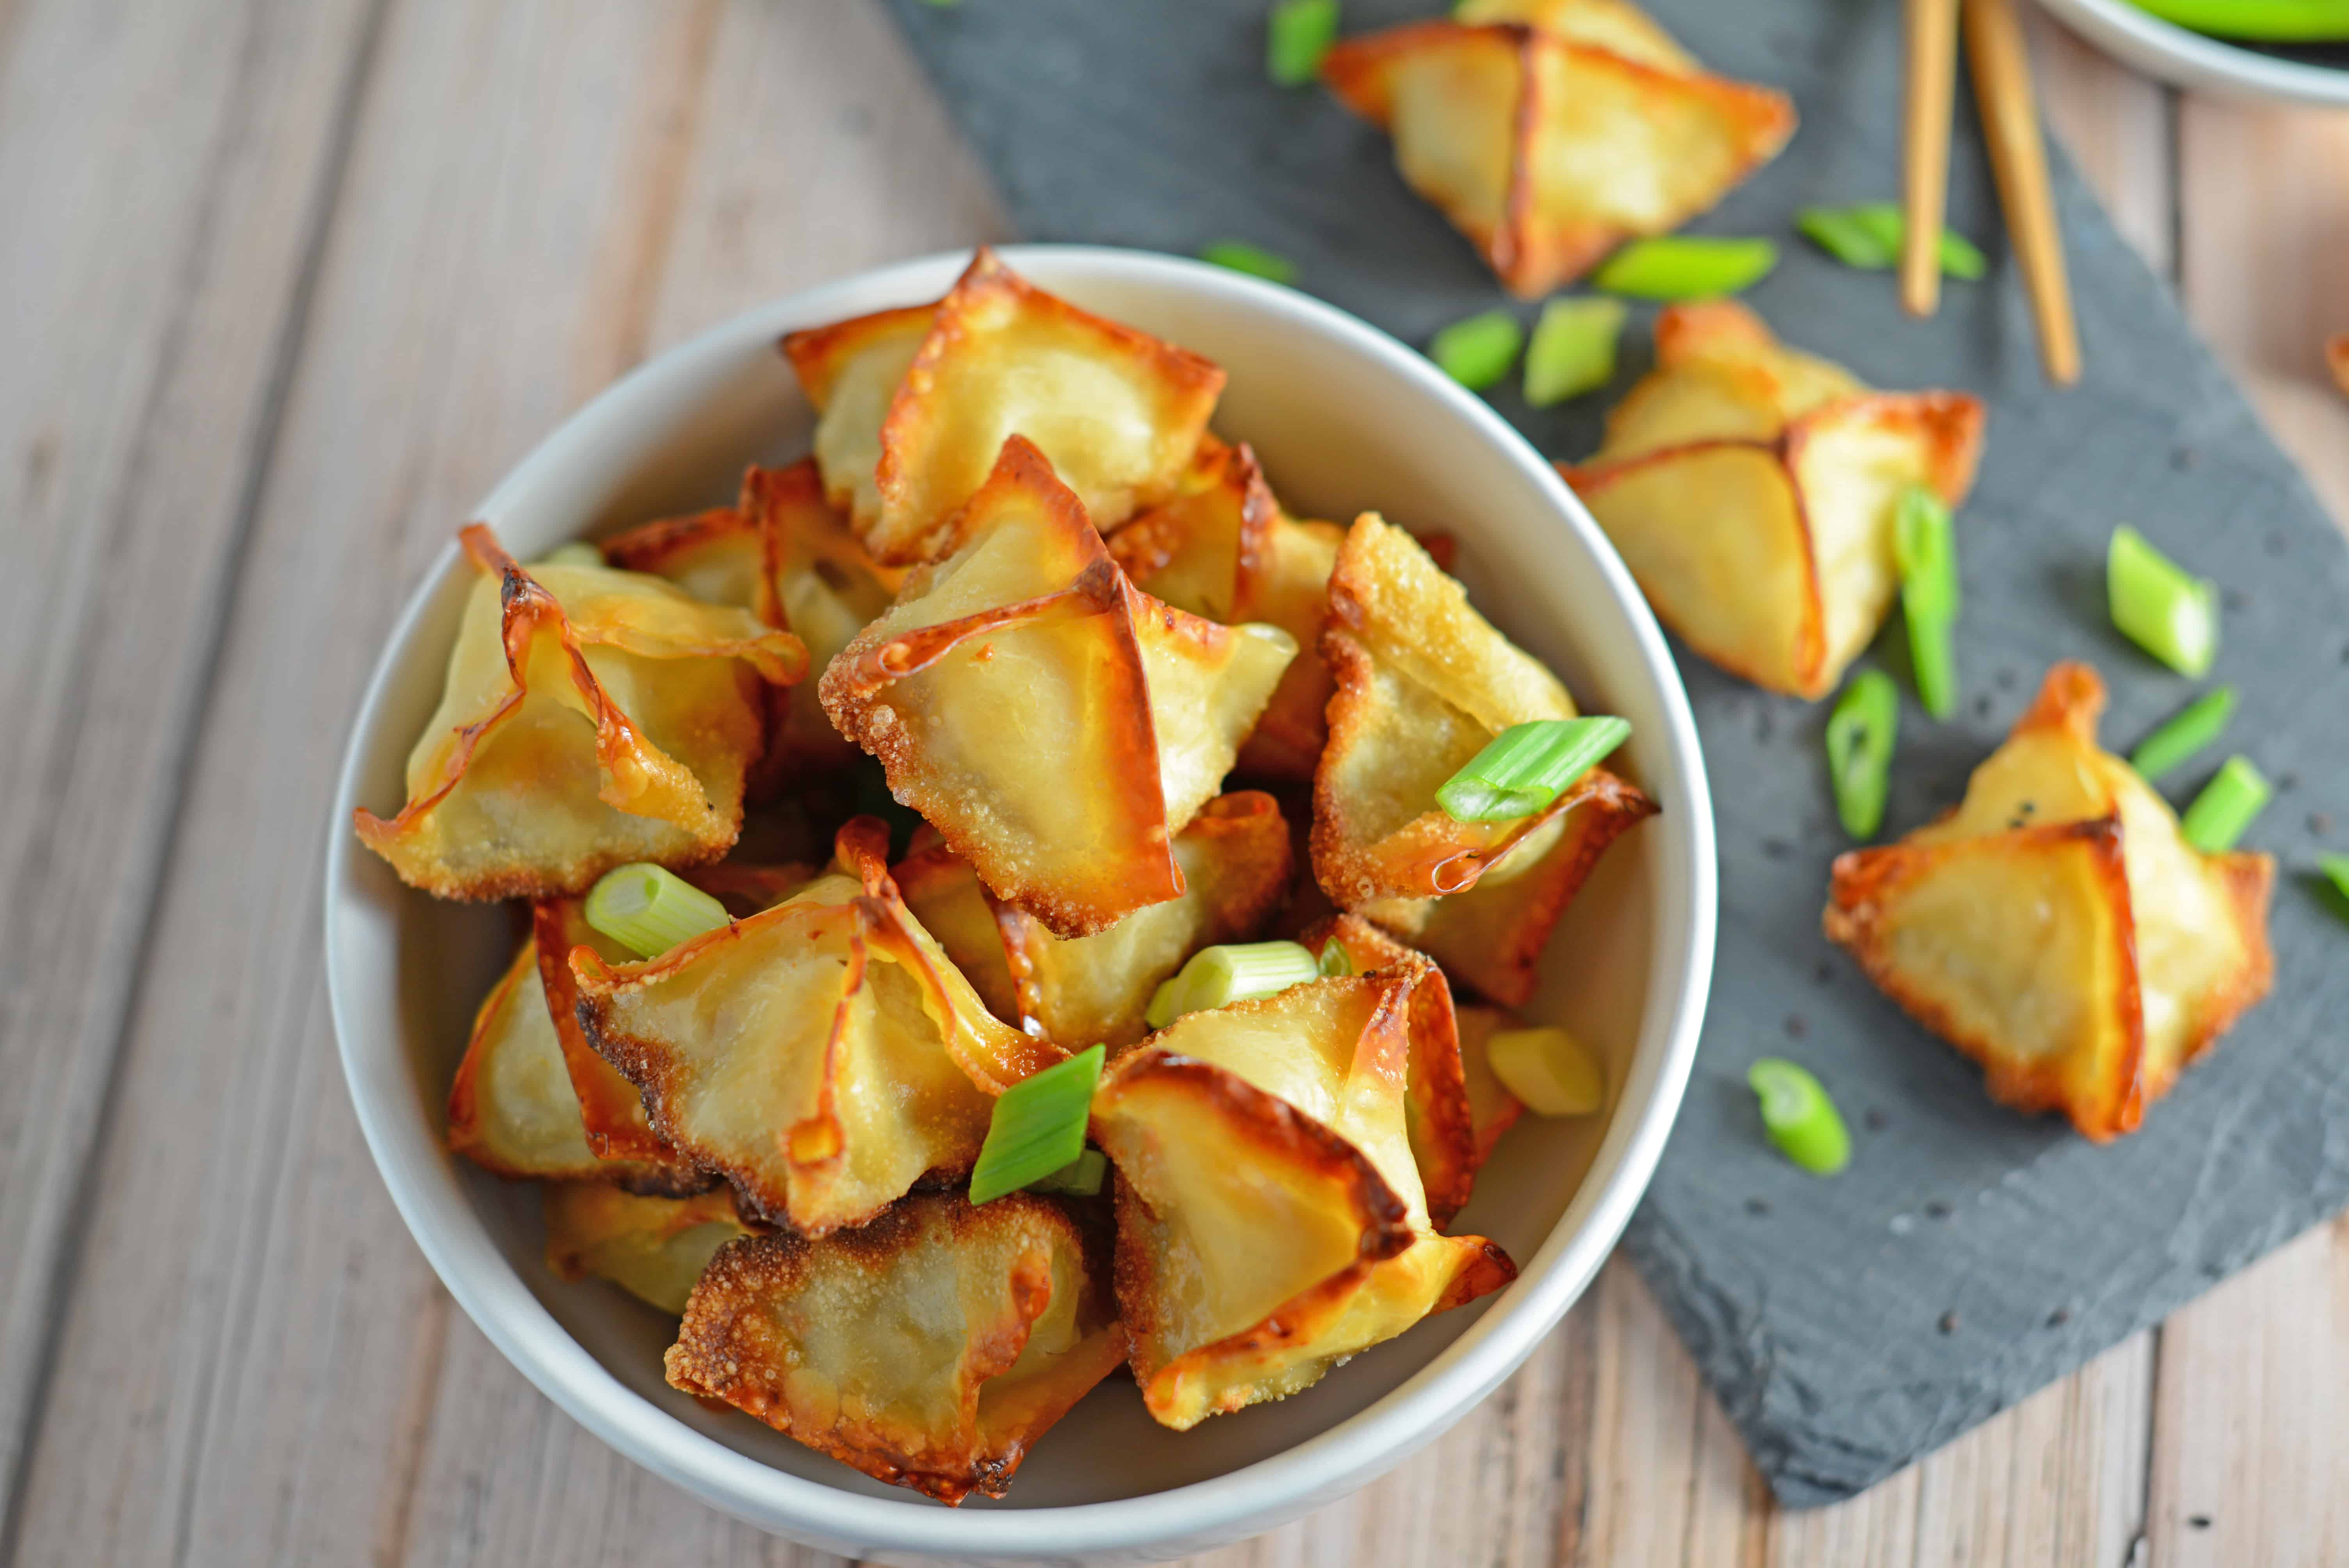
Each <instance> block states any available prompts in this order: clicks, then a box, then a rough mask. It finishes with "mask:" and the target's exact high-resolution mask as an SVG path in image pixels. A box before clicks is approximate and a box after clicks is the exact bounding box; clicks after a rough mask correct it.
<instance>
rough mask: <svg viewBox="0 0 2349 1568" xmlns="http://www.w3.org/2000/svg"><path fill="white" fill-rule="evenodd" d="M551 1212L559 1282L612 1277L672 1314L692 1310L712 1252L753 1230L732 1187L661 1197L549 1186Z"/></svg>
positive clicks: (550, 1241)
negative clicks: (736, 1205) (740, 1211)
mask: <svg viewBox="0 0 2349 1568" xmlns="http://www.w3.org/2000/svg"><path fill="white" fill-rule="evenodd" d="M544 1209H545V1214H546V1266H547V1267H548V1269H550V1270H552V1271H553V1272H554V1276H555V1277H556V1278H557V1279H566V1280H580V1279H585V1278H587V1277H589V1276H590V1275H593V1276H595V1278H597V1279H607V1280H610V1281H611V1282H612V1283H613V1284H616V1285H618V1286H619V1287H620V1288H621V1289H622V1290H625V1291H626V1292H627V1293H628V1294H629V1295H633V1296H635V1297H636V1298H637V1299H638V1300H640V1301H647V1302H650V1303H651V1304H652V1305H655V1306H657V1307H658V1308H660V1309H661V1310H662V1311H663V1312H666V1313H668V1314H670V1315H678V1314H681V1313H683V1312H684V1311H685V1302H686V1298H687V1297H688V1296H689V1295H692V1294H693V1285H694V1282H695V1281H696V1280H698V1279H699V1278H700V1277H701V1271H702V1270H703V1269H705V1268H707V1267H708V1266H709V1259H710V1255H711V1254H712V1253H716V1252H717V1251H718V1249H719V1248H720V1247H722V1246H724V1245H725V1244H726V1243H729V1242H730V1241H734V1240H735V1239H737V1238H738V1237H741V1236H747V1235H749V1234H750V1227H749V1226H748V1225H745V1224H744V1223H743V1222H742V1221H741V1218H740V1215H738V1214H737V1213H735V1212H734V1192H733V1189H731V1188H730V1187H725V1186H719V1187H715V1188H712V1189H711V1190H710V1191H707V1192H700V1193H697V1194H695V1195H694V1196H692V1197H690V1198H658V1197H639V1196H637V1195H636V1193H633V1192H625V1191H621V1190H620V1189H619V1188H617V1187H615V1186H613V1185H611V1184H610V1183H609V1182H605V1181H550V1182H548V1183H547V1184H546V1188H545V1200H544Z"/></svg>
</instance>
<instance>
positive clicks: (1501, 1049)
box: [1485, 1026, 1607, 1116]
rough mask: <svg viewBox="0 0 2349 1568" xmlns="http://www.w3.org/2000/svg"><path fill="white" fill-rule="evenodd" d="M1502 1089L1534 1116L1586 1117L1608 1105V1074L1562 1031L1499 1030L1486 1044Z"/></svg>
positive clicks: (1552, 1028) (1486, 1050)
mask: <svg viewBox="0 0 2349 1568" xmlns="http://www.w3.org/2000/svg"><path fill="white" fill-rule="evenodd" d="M1485 1059H1486V1060H1487V1061H1489V1062H1490V1063H1491V1064H1492V1068H1493V1076H1494V1077H1495V1078H1499V1079H1500V1080H1501V1087H1502V1088H1506V1089H1507V1090H1508V1091H1509V1092H1510V1093H1511V1094H1513V1095H1515V1096H1516V1097H1517V1098H1518V1099H1521V1100H1523V1101H1524V1102H1525V1105H1526V1109H1528V1110H1530V1111H1532V1112H1533V1113H1534V1114H1535V1115H1537V1116H1588V1115H1590V1114H1591V1113H1592V1112H1593V1111H1596V1110H1599V1109H1603V1108H1604V1107H1605V1106H1606V1104H1607V1070H1606V1068H1602V1067H1601V1066H1599V1058H1598V1057H1597V1056H1596V1055H1594V1054H1593V1053H1592V1052H1591V1050H1590V1047H1588V1046H1586V1045H1584V1044H1583V1043H1582V1042H1581V1041H1580V1040H1578V1039H1576V1038H1575V1037H1573V1036H1572V1035H1570V1034H1568V1033H1567V1032H1566V1031H1565V1030H1564V1029H1561V1028H1558V1027H1557V1026H1550V1027H1547V1028H1540V1029H1503V1030H1501V1031H1500V1032H1498V1033H1497V1034H1495V1035H1494V1036H1493V1037H1492V1038H1491V1039H1489V1040H1487V1041H1485Z"/></svg>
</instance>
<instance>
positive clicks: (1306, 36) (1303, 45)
mask: <svg viewBox="0 0 2349 1568" xmlns="http://www.w3.org/2000/svg"><path fill="white" fill-rule="evenodd" d="M1337 41H1338V0H1280V4H1278V5H1275V6H1274V7H1273V8H1272V14H1271V15H1269V16H1268V17H1266V18H1265V24H1264V68H1265V73H1266V74H1267V75H1268V76H1269V77H1272V79H1273V80H1274V81H1275V82H1277V83H1278V84H1279V85H1280V86H1282V87H1285V88H1301V87H1303V86H1304V85H1305V84H1306V83H1308V82H1309V81H1311V80H1312V79H1313V78H1314V77H1317V76H1319V75H1320V74H1321V57H1322V56H1324V55H1326V54H1328V53H1329V52H1330V45H1332V44H1334V43H1336V42H1337Z"/></svg>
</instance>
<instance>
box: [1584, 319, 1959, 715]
mask: <svg viewBox="0 0 2349 1568" xmlns="http://www.w3.org/2000/svg"><path fill="white" fill-rule="evenodd" d="M1981 449H1982V403H1981V401H1980V400H1979V399H1977V398H1974V397H1968V396H1966V395H1965V394H1963V393H1959V392H1874V391H1870V390H1869V389H1868V387H1865V386H1863V385H1861V383H1860V382H1859V381H1858V380H1857V379H1856V378H1855V377H1853V376H1852V375H1851V374H1850V373H1849V372H1848V371H1847V370H1845V369H1844V368H1843V367H1842V366H1838V365H1833V364H1830V363H1829V362H1827V361H1826V360H1824V359H1818V358H1815V357H1813V356H1810V355H1807V354H1802V353H1798V352H1796V351H1795V350H1793V349H1790V348H1787V347H1785V346H1783V345H1782V344H1780V343H1779V342H1778V341H1777V340H1776V339H1775V337H1773V336H1772V335H1771V334H1770V329H1769V328H1768V327H1767V326H1766V325H1764V324H1763V322H1762V319H1761V318H1760V317H1759V316H1757V315H1754V313H1753V312H1752V311H1750V310H1748V309H1746V308H1745V307H1744V305H1742V304H1736V303H1735V302H1733V301H1729V300H1713V301H1707V302H1705V303H1703V304H1686V305H1673V306H1671V307H1670V308H1668V309H1666V310H1665V311H1664V313H1663V314H1662V315H1661V316H1660V317H1659V318H1658V319H1657V322H1656V368H1655V369H1654V371H1652V372H1651V374H1650V375H1648V376H1647V377H1645V378H1644V379H1642V380H1641V381H1640V383H1639V385H1637V386H1636V387H1632V388H1631V390H1630V393H1628V394H1627V395H1626V396H1625V397H1624V399H1623V401H1622V402H1621V403H1619V404H1618V405H1617V406H1616V407H1615V408H1614V410H1613V411H1612V412H1611V413H1610V414H1609V415H1608V418H1607V439H1606V441H1605V443H1604V444H1603V445H1602V446H1601V447H1600V448H1599V451H1598V453H1597V454H1596V455H1595V456H1593V457H1592V458H1590V459H1588V461H1586V462H1583V463H1580V464H1560V465H1559V467H1560V469H1561V470H1562V471H1563V472H1564V474H1565V475H1566V480H1567V482H1568V484H1570V485H1572V486H1573V487H1574V490H1575V493H1576V494H1577V495H1578V496H1580V497H1581V498H1582V500H1583V503H1584V504H1585V505H1586V506H1588V508H1589V509H1590V515H1591V516H1592V517H1594V518H1596V519H1597V520H1598V521H1599V526H1600V527H1601V528H1603V529H1605V530H1606V531H1607V536H1608V537H1609V539H1611V540H1612V541H1614V542H1615V547H1616V548H1617V549H1618V550H1619V551H1620V552H1622V555H1623V562H1624V564H1625V565H1627V566H1629V567H1630V569H1631V575H1632V576H1633V577H1635V578H1636V579H1638V580H1639V583H1640V592H1641V593H1645V594H1646V595H1647V598H1648V603H1650V604H1651V605H1653V606H1654V607H1655V611H1656V614H1657V616H1658V617H1659V618H1660V619H1661V620H1662V621H1663V622H1664V624H1666V625H1668V626H1670V627H1671V629H1672V630H1673V631H1674V632H1676V633H1678V634H1680V636H1681V638H1682V640H1683V641H1685V642H1686V643H1687V644H1688V645H1689V646H1691V647H1692V648H1694V649H1695V650H1696V651H1697V652H1698V653H1700V654H1702V655H1704V656H1705V657H1706V658H1708V659H1711V660H1712V661H1713V663H1714V664H1717V665H1720V666H1721V667H1722V668H1723V669H1725V670H1727V671H1729V672H1730V673H1731V674H1733V675H1736V676H1743V677H1744V678H1745V679H1747V680H1750V681H1752V682H1754V684H1755V685H1756V686H1767V687H1768V688H1770V689H1771V690H1772V691H1781V692H1785V693H1788V694H1790V695H1792V696H1801V697H1809V698H1817V697H1822V696H1826V694H1827V693H1829V692H1831V691H1833V690H1834V689H1835V687H1836V685H1837V682H1838V681H1839V680H1841V679H1842V676H1843V672H1844V669H1845V666H1847V665H1849V664H1850V663H1851V661H1852V659H1853V658H1854V657H1855V656H1856V655H1857V654H1858V653H1859V651H1860V650H1861V649H1862V648H1864V647H1866V646H1867V645H1868V641H1869V639H1870V638H1872V637H1874V636H1875V635H1876V632H1877V628H1878V626H1880V625H1881V624H1883V622H1884V617H1885V614H1886V613H1887V612H1888V611H1889V610H1890V609H1891V607H1892V603H1893V600H1894V598H1895V596H1896V595H1897V594H1898V593H1899V585H1900V578H1899V566H1898V564H1897V563H1896V562H1895V561H1894V559H1893V518H1894V514H1895V511H1896V508H1897V506H1898V502H1899V495H1900V491H1901V490H1903V489H1904V488H1905V487H1906V486H1908V485H1909V484H1921V485H1924V486H1926V487H1928V488H1930V489H1931V490H1934V491H1936V492H1938V493H1939V494H1940V497H1941V498H1942V500H1945V501H1947V502H1948V503H1949V504H1950V506H1951V508H1953V509H1954V508H1955V507H1956V506H1957V505H1958V504H1959V502H1961V500H1964V499H1965V494H1966V491H1967V490H1968V489H1969V488H1970V487H1971V485H1972V483H1973V474H1974V463H1975V460H1976V459H1977V458H1978V457H1979V456H1980V453H1981Z"/></svg>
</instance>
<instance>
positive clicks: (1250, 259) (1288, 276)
mask: <svg viewBox="0 0 2349 1568" xmlns="http://www.w3.org/2000/svg"><path fill="white" fill-rule="evenodd" d="M1199 259H1200V260H1201V261H1203V262H1212V263H1215V264H1216V266H1219V267H1225V268H1228V269H1229V270H1230V271H1232V272H1236V273H1247V274H1248V275H1249V276H1250V277H1257V278H1265V279H1268V281H1270V282H1273V283H1277V284H1293V283H1295V282H1296V281H1297V263H1295V262H1292V261H1290V260H1289V259H1288V257H1287V256H1284V255H1282V254H1281V253H1279V252H1278V251H1268V250H1266V249H1265V248H1264V247H1263V246H1261V245H1251V244H1249V243H1248V242H1247V241H1246V240H1217V241H1216V242H1215V243H1213V244H1210V245H1202V246H1200V247H1199Z"/></svg>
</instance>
